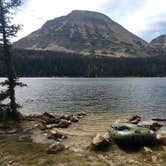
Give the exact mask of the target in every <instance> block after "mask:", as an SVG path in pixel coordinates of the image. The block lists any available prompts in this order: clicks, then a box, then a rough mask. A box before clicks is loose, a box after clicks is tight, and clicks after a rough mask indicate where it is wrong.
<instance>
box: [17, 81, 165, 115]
mask: <svg viewBox="0 0 166 166" xmlns="http://www.w3.org/2000/svg"><path fill="white" fill-rule="evenodd" d="M21 81H23V82H24V83H27V84H28V87H23V88H18V89H17V90H16V94H17V100H18V101H19V103H21V104H22V105H23V108H22V109H21V111H22V112H24V113H39V112H45V111H49V112H57V113H62V112H81V111H85V112H86V111H87V112H90V113H103V112H104V113H110V114H112V115H122V114H126V115H127V114H140V115H143V116H144V117H148V118H149V117H166V78H22V79H21Z"/></svg>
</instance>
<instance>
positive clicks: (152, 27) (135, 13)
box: [14, 0, 166, 40]
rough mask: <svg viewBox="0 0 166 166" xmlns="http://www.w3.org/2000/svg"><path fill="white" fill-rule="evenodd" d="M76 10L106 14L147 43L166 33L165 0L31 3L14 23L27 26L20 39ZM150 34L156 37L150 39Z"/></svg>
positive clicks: (47, 0)
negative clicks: (54, 19) (52, 20)
mask: <svg viewBox="0 0 166 166" xmlns="http://www.w3.org/2000/svg"><path fill="white" fill-rule="evenodd" d="M75 9H79V10H92V11H99V12H102V13H104V14H106V15H108V16H110V17H111V18H112V19H113V20H115V21H117V22H118V23H120V24H121V25H123V26H124V27H125V28H126V29H128V30H129V31H131V32H133V33H135V34H137V35H139V36H141V37H143V38H145V39H146V40H150V39H151V37H152V36H153V37H154V36H155V34H160V33H163V30H162V32H160V29H161V28H162V29H163V27H160V23H163V22H166V1H165V0H27V1H26V3H25V5H24V6H22V8H21V10H19V11H18V13H17V15H16V17H15V20H14V22H15V23H18V24H23V29H22V30H21V31H20V32H19V33H18V38H21V37H23V36H26V35H28V34H29V33H30V32H32V31H34V30H36V29H38V28H40V27H41V25H42V24H43V23H45V22H46V21H47V20H49V19H53V18H55V17H59V16H62V15H66V14H68V13H69V12H71V11H72V10H75ZM162 26H163V24H162ZM165 29H166V28H165ZM149 32H153V33H154V34H152V35H149V36H148V35H147V34H149ZM165 33H166V30H165ZM18 38H17V39H18Z"/></svg>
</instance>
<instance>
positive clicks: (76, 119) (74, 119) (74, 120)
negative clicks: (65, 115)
mask: <svg viewBox="0 0 166 166" xmlns="http://www.w3.org/2000/svg"><path fill="white" fill-rule="evenodd" d="M71 121H72V122H78V121H79V120H78V118H77V117H76V116H73V117H72V118H71Z"/></svg>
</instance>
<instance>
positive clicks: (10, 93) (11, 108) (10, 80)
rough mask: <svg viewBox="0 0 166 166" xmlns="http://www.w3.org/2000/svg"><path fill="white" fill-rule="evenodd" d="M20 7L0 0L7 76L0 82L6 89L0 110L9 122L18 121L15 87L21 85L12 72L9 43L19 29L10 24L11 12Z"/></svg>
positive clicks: (1, 41) (11, 0)
mask: <svg viewBox="0 0 166 166" xmlns="http://www.w3.org/2000/svg"><path fill="white" fill-rule="evenodd" d="M20 5H21V1H20V0H0V47H1V48H2V51H1V52H2V53H1V57H3V58H2V59H3V62H4V64H5V66H6V75H7V80H6V81H4V82H1V86H2V87H6V88H5V90H4V88H3V90H1V92H0V109H1V111H3V112H5V115H6V118H7V119H11V120H18V119H19V112H18V111H17V104H16V99H15V87H16V86H19V85H22V83H20V82H19V81H18V78H17V77H16V75H15V72H14V67H13V64H12V56H13V53H12V45H11V42H10V40H11V37H13V36H15V35H16V33H17V32H18V30H19V29H20V26H19V25H13V24H11V20H12V14H13V11H14V10H15V9H16V8H17V7H18V6H20ZM7 101H9V103H7ZM1 118H2V117H1Z"/></svg>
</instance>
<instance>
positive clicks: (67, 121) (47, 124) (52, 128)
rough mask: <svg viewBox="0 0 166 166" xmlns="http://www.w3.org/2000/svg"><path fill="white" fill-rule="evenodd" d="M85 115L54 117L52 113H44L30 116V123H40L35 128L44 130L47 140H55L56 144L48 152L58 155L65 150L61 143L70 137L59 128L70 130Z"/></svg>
mask: <svg viewBox="0 0 166 166" xmlns="http://www.w3.org/2000/svg"><path fill="white" fill-rule="evenodd" d="M85 115H86V114H85V113H83V112H82V113H77V114H76V115H73V114H63V115H53V114H51V113H47V112H45V113H43V114H42V115H40V116H36V117H34V116H28V120H30V121H33V120H34V121H36V120H37V121H39V124H37V125H36V126H35V127H38V128H39V129H40V130H44V132H46V133H47V139H51V140H54V143H53V144H51V145H50V147H49V148H48V150H47V153H48V154H56V153H58V152H60V151H63V150H65V146H64V145H63V144H62V143H61V141H62V140H64V139H66V138H67V137H68V136H67V135H66V134H64V133H63V132H60V131H58V130H57V128H68V127H69V126H70V125H71V124H72V123H76V122H79V120H80V119H82V118H83V117H85Z"/></svg>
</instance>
